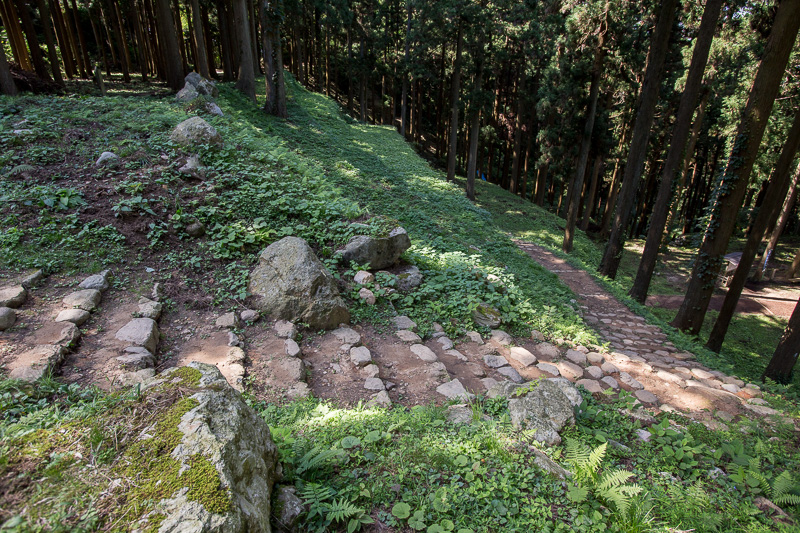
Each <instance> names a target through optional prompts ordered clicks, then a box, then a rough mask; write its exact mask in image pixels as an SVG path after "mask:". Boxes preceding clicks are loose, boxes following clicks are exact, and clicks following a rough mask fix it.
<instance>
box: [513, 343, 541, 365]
mask: <svg viewBox="0 0 800 533" xmlns="http://www.w3.org/2000/svg"><path fill="white" fill-rule="evenodd" d="M508 355H509V356H510V357H511V359H514V360H515V361H518V362H519V363H520V364H522V366H526V367H527V366H531V365H535V364H536V363H537V361H538V360H537V359H536V356H535V355H533V354H532V353H531V352H529V351H528V350H526V349H525V348H523V347H521V346H514V347H513V348H511V349H510V350H509V354H508Z"/></svg>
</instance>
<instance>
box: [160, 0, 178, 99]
mask: <svg viewBox="0 0 800 533" xmlns="http://www.w3.org/2000/svg"><path fill="white" fill-rule="evenodd" d="M155 19H156V23H157V25H158V40H159V44H160V46H159V48H160V50H161V54H162V57H163V64H164V74H165V75H166V78H167V85H169V87H170V89H172V90H173V91H179V90H180V89H181V88H182V87H183V77H184V75H183V60H182V59H181V54H180V50H179V49H178V36H177V35H175V21H173V20H172V7H171V6H170V1H169V0H156V16H155Z"/></svg>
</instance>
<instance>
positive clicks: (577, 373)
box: [558, 361, 583, 381]
mask: <svg viewBox="0 0 800 533" xmlns="http://www.w3.org/2000/svg"><path fill="white" fill-rule="evenodd" d="M558 370H559V371H560V372H561V375H562V376H564V377H565V378H567V379H569V380H572V381H575V380H576V379H581V378H582V377H583V369H582V368H581V367H579V366H578V365H576V364H575V363H570V362H569V361H561V362H560V363H559V364H558Z"/></svg>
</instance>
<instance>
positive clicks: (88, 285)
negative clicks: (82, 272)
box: [78, 270, 110, 292]
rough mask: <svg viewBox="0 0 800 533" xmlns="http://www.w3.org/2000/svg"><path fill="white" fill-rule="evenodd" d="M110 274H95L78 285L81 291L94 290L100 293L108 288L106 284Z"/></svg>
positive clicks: (108, 285)
mask: <svg viewBox="0 0 800 533" xmlns="http://www.w3.org/2000/svg"><path fill="white" fill-rule="evenodd" d="M109 274H110V272H109V271H108V270H105V271H103V272H101V273H100V274H95V275H93V276H89V277H88V278H86V279H85V280H83V281H81V283H80V285H78V287H79V288H81V289H96V290H98V291H100V292H104V291H105V290H107V289H108V287H110V284H109V282H108V278H109Z"/></svg>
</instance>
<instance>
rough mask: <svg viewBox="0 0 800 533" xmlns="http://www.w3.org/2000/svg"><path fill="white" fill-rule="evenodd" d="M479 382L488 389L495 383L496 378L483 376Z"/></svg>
mask: <svg viewBox="0 0 800 533" xmlns="http://www.w3.org/2000/svg"><path fill="white" fill-rule="evenodd" d="M481 383H483V386H484V387H486V390H487V391H488V390H490V389H492V388H493V387H495V386H496V385H497V380H496V379H494V378H483V379H482V380H481Z"/></svg>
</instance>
